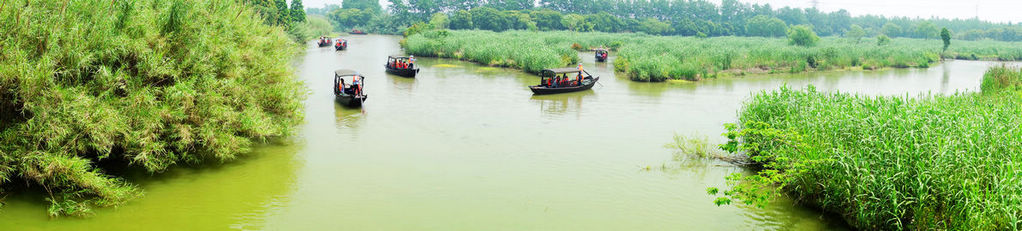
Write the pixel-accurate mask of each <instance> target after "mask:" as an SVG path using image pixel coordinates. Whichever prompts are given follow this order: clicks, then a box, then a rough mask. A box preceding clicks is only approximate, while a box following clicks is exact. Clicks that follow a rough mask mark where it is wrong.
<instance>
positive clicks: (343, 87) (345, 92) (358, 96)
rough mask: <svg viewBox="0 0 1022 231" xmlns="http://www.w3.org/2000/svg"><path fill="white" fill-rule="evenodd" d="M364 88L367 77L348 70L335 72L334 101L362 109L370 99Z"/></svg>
mask: <svg viewBox="0 0 1022 231" xmlns="http://www.w3.org/2000/svg"><path fill="white" fill-rule="evenodd" d="M346 78H347V79H348V80H346ZM356 80H357V81H356ZM363 87H365V76H362V75H360V74H358V72H355V71H353V70H348V69H339V70H336V71H334V85H333V88H334V100H335V101H337V102H338V103H341V105H344V106H348V107H361V106H362V104H363V103H365V101H366V99H367V98H369V96H368V95H366V94H365V92H362V89H363Z"/></svg>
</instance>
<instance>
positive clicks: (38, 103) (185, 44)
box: [0, 0, 322, 216]
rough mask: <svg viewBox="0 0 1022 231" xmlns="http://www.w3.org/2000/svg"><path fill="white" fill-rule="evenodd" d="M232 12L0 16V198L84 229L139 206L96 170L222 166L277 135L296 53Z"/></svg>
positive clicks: (241, 9)
mask: <svg viewBox="0 0 1022 231" xmlns="http://www.w3.org/2000/svg"><path fill="white" fill-rule="evenodd" d="M242 4H243V3H238V2H234V1H202V0H200V1H191V2H187V3H186V2H183V1H146V2H135V1H116V2H111V1H72V2H57V1H43V2H35V1H33V2H24V1H15V2H11V4H7V5H14V6H20V7H0V28H4V31H7V32H9V33H3V34H0V41H2V42H0V47H3V50H4V52H3V54H0V105H2V106H3V107H0V193H4V192H3V191H2V190H3V189H6V188H9V187H10V186H11V184H18V185H28V186H27V187H29V188H32V190H35V191H44V192H45V193H46V195H47V198H46V200H48V201H49V203H50V207H49V209H48V212H49V214H50V215H51V216H61V215H75V216H84V215H88V214H90V213H91V212H92V210H93V208H97V207H107V206H117V205H121V204H123V203H125V202H127V201H129V200H132V199H134V198H138V197H140V196H141V195H142V190H141V189H140V188H138V187H137V186H135V184H133V183H132V182H127V181H125V180H122V179H121V178H120V177H119V176H116V175H112V174H111V173H110V171H108V169H106V168H142V169H145V170H146V171H148V172H149V173H159V172H162V171H164V170H166V169H168V168H169V167H171V166H175V165H181V164H185V165H194V164H199V163H207V162H213V163H222V162H226V161H230V160H233V159H235V158H238V157H239V156H241V155H243V154H244V153H247V152H248V151H249V150H250V148H251V146H252V145H253V144H255V143H259V142H263V141H266V140H268V139H271V138H274V137H281V136H287V135H289V134H290V133H291V132H292V130H293V128H292V127H293V126H294V125H296V124H298V123H300V122H301V121H302V118H303V114H302V110H301V108H302V103H301V102H302V100H303V98H304V97H305V93H304V92H305V89H304V86H303V85H302V84H301V83H300V82H299V81H297V80H296V79H295V76H294V74H293V71H292V70H291V66H290V64H289V62H290V60H291V59H292V58H293V57H294V55H296V54H298V53H299V51H298V49H297V47H296V46H295V43H294V42H292V39H291V38H290V37H289V35H288V34H287V33H286V32H284V31H283V30H282V29H281V28H280V27H271V26H267V25H265V24H264V23H263V20H262V18H260V16H259V14H258V13H257V12H254V11H253V10H252V9H251V8H250V7H249V6H246V5H242ZM28 22H33V23H28ZM34 22H46V23H34ZM321 23H322V22H321ZM100 166H102V167H100ZM39 188H41V190H39Z"/></svg>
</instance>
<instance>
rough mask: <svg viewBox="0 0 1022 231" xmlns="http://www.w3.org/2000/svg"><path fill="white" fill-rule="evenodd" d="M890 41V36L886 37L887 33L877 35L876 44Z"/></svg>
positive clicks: (880, 44)
mask: <svg viewBox="0 0 1022 231" xmlns="http://www.w3.org/2000/svg"><path fill="white" fill-rule="evenodd" d="M890 43H891V38H890V37H887V35H882V34H881V35H879V36H877V46H883V45H887V44H890Z"/></svg>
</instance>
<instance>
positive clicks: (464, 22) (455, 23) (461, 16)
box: [450, 10, 475, 30]
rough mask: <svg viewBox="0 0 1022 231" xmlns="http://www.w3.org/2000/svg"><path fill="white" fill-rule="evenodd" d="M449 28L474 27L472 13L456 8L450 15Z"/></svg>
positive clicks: (463, 28) (462, 28)
mask: <svg viewBox="0 0 1022 231" xmlns="http://www.w3.org/2000/svg"><path fill="white" fill-rule="evenodd" d="M450 27H451V29H455V30H467V29H473V28H475V26H474V25H472V13H471V12H468V11H467V10H458V11H457V12H454V14H452V15H451V22H450Z"/></svg>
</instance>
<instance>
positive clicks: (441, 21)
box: [429, 13, 451, 29]
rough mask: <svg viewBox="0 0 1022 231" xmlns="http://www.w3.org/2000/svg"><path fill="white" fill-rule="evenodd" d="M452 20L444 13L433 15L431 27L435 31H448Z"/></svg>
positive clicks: (430, 20)
mask: <svg viewBox="0 0 1022 231" xmlns="http://www.w3.org/2000/svg"><path fill="white" fill-rule="evenodd" d="M450 22H451V21H450V20H448V19H447V14H444V13H433V17H430V18H429V25H430V26H432V27H433V29H447V26H448V25H449V24H450Z"/></svg>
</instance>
